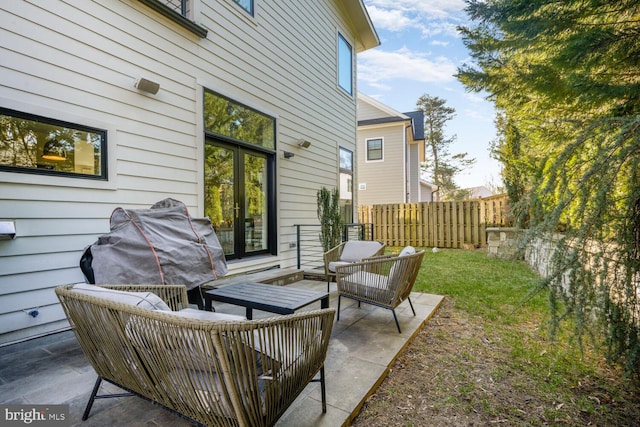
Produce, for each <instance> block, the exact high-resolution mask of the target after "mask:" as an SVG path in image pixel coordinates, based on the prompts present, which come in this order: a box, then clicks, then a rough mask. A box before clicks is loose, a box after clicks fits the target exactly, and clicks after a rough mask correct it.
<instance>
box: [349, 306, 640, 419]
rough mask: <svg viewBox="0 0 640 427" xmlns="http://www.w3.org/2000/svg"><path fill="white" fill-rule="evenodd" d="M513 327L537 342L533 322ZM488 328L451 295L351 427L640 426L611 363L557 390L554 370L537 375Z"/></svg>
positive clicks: (638, 412)
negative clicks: (451, 297) (524, 366)
mask: <svg viewBox="0 0 640 427" xmlns="http://www.w3.org/2000/svg"><path fill="white" fill-rule="evenodd" d="M505 328H506V326H505ZM508 328H512V329H514V330H513V331H511V332H513V333H516V334H520V335H521V336H522V339H523V340H528V339H535V338H533V337H532V336H533V332H532V330H531V328H530V327H529V326H528V325H526V324H525V325H515V326H514V325H509V326H508ZM487 330H488V328H487V327H486V324H485V322H484V321H483V319H481V318H474V317H471V316H469V315H468V314H467V313H465V312H463V311H461V310H458V309H456V307H455V304H454V302H453V301H452V300H451V299H450V298H446V299H445V301H444V303H443V306H442V307H441V308H440V309H439V310H438V311H437V312H436V314H435V315H434V317H433V318H432V319H431V320H429V322H428V323H427V324H426V326H425V327H424V328H423V329H422V331H421V332H420V333H419V335H418V336H417V337H416V338H415V340H414V341H413V342H412V343H411V344H410V345H409V347H408V348H407V350H406V352H405V353H404V354H403V355H402V356H400V358H399V359H398V360H397V361H396V363H395V364H394V366H393V368H392V369H391V371H390V373H389V375H388V376H387V378H386V379H385V380H384V382H383V383H382V384H381V386H380V387H379V388H378V389H377V390H376V392H375V393H374V394H373V395H372V396H371V397H370V398H369V399H368V400H367V402H366V403H365V405H364V407H363V408H362V411H361V412H360V414H359V415H358V417H357V418H356V419H355V420H354V422H353V424H352V425H353V426H356V427H365V426H366V427H370V426H374V427H377V426H385V427H386V426H445V427H446V426H493V425H496V426H516V425H519V426H548V425H554V426H555V425H558V426H560V425H562V426H589V425H592V426H640V398H639V396H638V389H637V387H635V386H629V385H628V384H625V383H623V382H622V381H621V380H620V374H619V372H617V371H616V370H615V368H611V367H609V366H607V364H606V363H605V362H604V360H603V361H602V362H601V363H599V364H598V366H596V367H595V368H594V370H593V374H592V375H589V376H585V377H582V378H575V379H574V378H570V379H569V380H566V378H565V379H563V381H566V383H565V384H560V386H559V388H558V384H556V383H555V382H556V381H558V378H555V376H554V374H553V372H552V371H550V372H549V375H548V377H547V378H542V379H541V378H532V376H531V375H530V374H529V373H528V372H527V370H526V369H520V368H519V367H518V366H517V363H519V362H517V361H518V358H517V357H514V356H513V354H512V350H513V349H511V348H510V347H509V346H508V345H507V344H505V343H504V342H503V340H502V339H501V337H503V336H504V335H501V333H500V331H498V330H495V333H492V332H491V331H489V332H488V331H487ZM503 332H504V331H503ZM514 360H515V361H516V364H515V366H514ZM520 363H523V364H528V363H536V361H535V360H533V361H531V360H525V361H522V362H520ZM558 389H560V390H561V391H560V392H559V391H558Z"/></svg>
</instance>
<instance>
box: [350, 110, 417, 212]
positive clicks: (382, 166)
mask: <svg viewBox="0 0 640 427" xmlns="http://www.w3.org/2000/svg"><path fill="white" fill-rule="evenodd" d="M404 126H405V125H404V123H403V122H399V123H398V122H396V123H393V124H387V125H384V126H381V125H377V126H375V127H373V126H371V127H367V126H364V127H363V126H361V127H360V128H359V130H358V152H357V169H356V170H357V171H358V172H357V173H358V175H357V185H356V188H357V189H358V205H371V204H380V203H403V202H404V201H405V192H406V182H405V179H406V178H405V176H406V175H405V174H406V155H405V152H406V151H405V146H406V142H405V138H404ZM370 138H383V160H381V161H372V162H368V161H367V158H366V157H367V154H366V153H367V147H366V141H367V139H370Z"/></svg>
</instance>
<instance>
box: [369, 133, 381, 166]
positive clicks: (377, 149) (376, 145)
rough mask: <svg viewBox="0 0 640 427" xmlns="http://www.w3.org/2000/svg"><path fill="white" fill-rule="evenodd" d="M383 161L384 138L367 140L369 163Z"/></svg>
mask: <svg viewBox="0 0 640 427" xmlns="http://www.w3.org/2000/svg"><path fill="white" fill-rule="evenodd" d="M375 160H382V138H373V139H367V161H375Z"/></svg>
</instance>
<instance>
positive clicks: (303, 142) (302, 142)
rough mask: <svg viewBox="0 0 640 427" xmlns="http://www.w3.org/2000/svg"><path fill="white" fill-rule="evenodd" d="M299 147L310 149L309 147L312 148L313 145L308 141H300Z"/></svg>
mask: <svg viewBox="0 0 640 427" xmlns="http://www.w3.org/2000/svg"><path fill="white" fill-rule="evenodd" d="M298 147H301V148H309V147H311V143H310V142H309V141H307V140H306V139H299V140H298Z"/></svg>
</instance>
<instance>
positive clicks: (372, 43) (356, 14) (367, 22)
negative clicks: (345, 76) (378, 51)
mask: <svg viewBox="0 0 640 427" xmlns="http://www.w3.org/2000/svg"><path fill="white" fill-rule="evenodd" d="M343 4H344V6H345V7H346V9H347V11H348V12H349V15H350V16H352V17H353V22H354V24H355V26H356V30H357V31H358V40H357V43H356V52H358V53H360V52H364V51H365V50H368V49H373V48H374V47H377V46H380V38H379V37H378V33H377V32H376V29H375V28H374V26H373V23H372V22H371V18H370V17H369V13H368V12H367V8H366V7H365V5H364V2H363V1H362V0H345V1H344V3H343Z"/></svg>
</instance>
